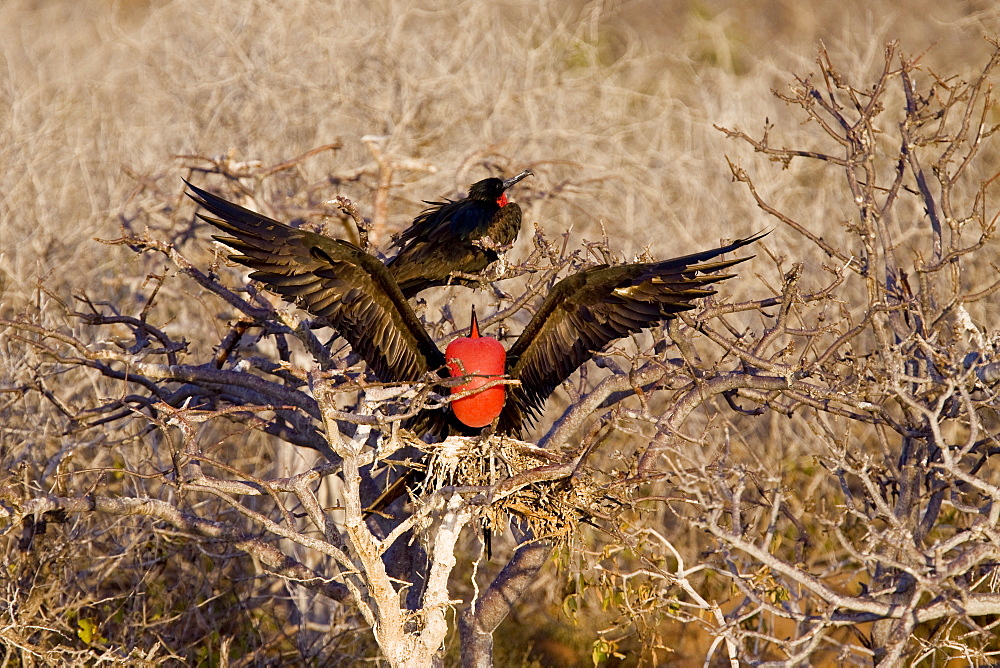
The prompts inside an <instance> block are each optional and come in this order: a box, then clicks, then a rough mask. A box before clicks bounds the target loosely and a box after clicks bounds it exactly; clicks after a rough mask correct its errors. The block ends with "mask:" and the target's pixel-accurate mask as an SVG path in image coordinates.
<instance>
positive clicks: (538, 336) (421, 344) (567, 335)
mask: <svg viewBox="0 0 1000 668" xmlns="http://www.w3.org/2000/svg"><path fill="white" fill-rule="evenodd" d="M188 186H189V188H190V189H191V193H189V196H190V197H191V198H192V199H193V200H194V201H195V202H197V203H198V204H199V205H201V206H202V207H203V208H205V209H206V210H207V211H208V212H210V213H211V214H213V215H214V216H218V217H217V218H216V217H212V216H208V215H204V214H198V215H199V217H200V218H202V219H203V220H205V221H206V222H208V223H210V224H212V225H214V226H215V227H217V228H219V229H220V230H222V231H223V232H224V233H226V236H214V237H213V238H214V239H216V240H217V241H220V242H221V243H223V244H225V245H227V246H229V247H230V248H232V249H234V250H235V251H237V252H238V253H239V254H236V255H230V256H229V257H230V259H231V260H233V261H235V262H238V263H240V264H243V265H245V266H247V267H249V268H251V269H252V270H253V271H252V272H251V273H250V278H252V279H255V280H259V281H261V282H262V283H264V284H265V285H266V286H267V288H268V289H269V290H271V291H273V292H275V293H277V294H279V295H280V296H282V297H283V298H285V299H287V300H289V301H292V302H294V303H295V304H296V305H298V306H299V307H300V308H302V309H304V310H306V311H308V312H309V313H311V314H313V315H315V316H318V317H320V318H321V319H322V320H323V321H324V322H325V323H326V324H329V325H330V326H331V327H332V328H333V329H335V330H336V331H337V332H338V334H340V336H342V337H343V338H344V339H345V340H346V341H347V342H348V344H349V345H350V346H351V348H352V349H353V350H354V352H355V353H357V354H358V355H359V356H360V357H361V358H362V359H364V360H365V362H366V363H367V365H368V368H369V369H370V370H371V372H372V373H373V374H374V375H375V376H376V378H378V380H379V381H381V382H386V383H405V382H416V381H419V380H420V379H421V378H422V377H423V376H424V375H425V374H426V373H427V372H428V371H433V370H440V372H441V374H442V376H444V375H447V373H448V372H447V371H445V368H446V365H447V366H451V369H450V370H451V373H452V374H454V375H463V372H464V373H466V374H468V373H470V372H480V371H479V370H480V367H478V366H477V365H476V363H475V362H472V361H468V360H466V359H459V360H452V359H449V358H447V357H446V355H445V354H444V353H442V352H441V350H440V349H439V348H438V347H437V345H436V344H435V343H434V341H433V340H432V339H431V338H430V336H429V335H428V334H427V331H426V330H425V329H424V326H423V324H422V323H421V322H420V320H419V318H418V317H417V316H416V314H415V313H414V311H413V309H412V307H411V306H410V304H409V302H408V301H407V298H406V296H405V295H404V294H403V291H402V290H401V288H400V286H399V285H398V283H397V282H396V280H395V279H394V278H393V276H392V274H391V272H390V271H389V268H387V267H386V265H384V264H383V263H382V262H380V261H379V260H378V258H376V257H374V256H373V255H371V254H369V253H367V252H365V251H364V250H362V249H361V248H358V247H357V246H355V245H354V244H352V243H350V242H348V241H343V240H340V239H331V238H329V237H326V236H323V235H320V234H315V233H313V232H308V231H306V230H300V229H296V228H292V227H289V226H287V225H284V224H283V223H280V222H278V221H276V220H273V219H271V218H268V217H267V216H264V215H262V214H259V213H256V212H254V211H250V210H249V209H245V208H243V207H241V206H239V205H236V204H233V203H231V202H228V201H226V200H224V199H222V198H220V197H218V196H216V195H213V194H211V193H209V192H206V191H204V190H201V189H200V188H197V187H195V186H192V185H191V184H188ZM765 234H767V233H766V232H765V233H762V234H756V235H753V236H750V237H746V238H744V239H738V240H736V241H734V242H732V243H730V244H728V245H726V246H720V247H718V248H713V249H711V250H706V251H702V252H700V253H692V254H690V255H685V256H683V257H678V258H673V259H669V260H663V261H659V262H642V263H634V264H621V265H607V264H602V265H598V266H594V267H590V268H588V269H585V270H583V271H581V272H579V273H576V274H573V275H570V276H567V277H566V278H564V279H562V280H560V281H559V282H558V283H556V284H555V286H554V287H553V288H552V290H550V291H549V293H548V295H547V296H546V297H545V299H544V300H543V302H542V304H541V305H540V306H539V308H538V310H537V311H536V313H535V315H534V316H533V317H532V318H531V320H530V321H529V322H528V325H527V326H526V327H525V329H524V331H523V332H522V333H521V335H520V336H519V337H518V338H517V340H516V341H515V342H514V345H512V346H511V347H510V349H509V350H508V351H507V354H506V361H505V362H504V363H503V369H504V370H505V372H506V375H507V377H508V378H511V379H513V380H518V381H520V384H519V385H512V386H510V387H509V388H508V393H507V395H506V398H505V400H504V401H503V402H502V406H501V408H500V410H499V421H498V423H497V432H498V433H501V434H509V435H512V436H515V437H517V436H520V435H521V434H522V432H523V430H524V428H525V426H526V423H527V424H530V423H533V422H534V421H535V420H536V419H537V418H538V417H539V415H540V414H541V411H542V408H543V407H544V404H545V401H546V400H547V399H548V397H549V396H550V395H551V394H552V392H553V391H554V390H555V388H556V387H557V386H558V385H559V384H560V383H562V382H563V381H564V380H566V378H568V377H569V375H570V374H572V373H573V372H574V371H575V370H576V369H577V368H579V367H580V366H581V365H583V364H584V363H585V362H587V361H588V360H589V359H591V358H592V357H593V356H594V355H595V354H596V353H598V352H600V351H601V350H603V349H604V348H605V347H606V346H607V345H608V344H610V343H611V342H612V341H615V340H617V339H620V338H622V337H624V336H627V335H629V334H631V333H635V332H639V331H641V330H643V329H645V328H647V327H650V326H652V325H654V324H657V323H660V322H664V321H666V320H670V319H672V318H674V317H676V315H677V313H679V312H682V311H686V310H689V309H692V308H694V302H695V300H697V299H699V298H702V297H706V296H709V295H712V294H715V290H714V289H713V288H712V287H711V284H712V283H716V282H718V281H722V280H726V279H728V278H732V277H733V276H734V275H735V274H724V273H719V272H721V271H722V270H724V269H727V268H729V267H731V266H733V265H735V264H739V263H740V262H744V261H746V260H749V259H750V258H751V257H752V256H746V257H740V258H734V259H729V260H714V259H715V258H717V257H718V256H720V255H723V254H725V253H729V252H731V251H734V250H736V249H738V248H741V247H743V246H746V245H749V244H751V243H754V242H755V241H757V240H759V239H760V238H762V237H763V236H764V235H765ZM713 260H714V261H713ZM473 327H474V330H475V331H474V332H473V336H472V337H470V338H472V339H475V338H476V336H477V335H478V324H477V323H476V322H475V319H474V314H473ZM483 338H484V339H485V338H488V337H483ZM455 361H457V362H458V365H457V366H458V368H457V370H456V368H455V367H456V365H455V364H454V362H455ZM449 363H450V364H449ZM488 392H490V390H487V391H486V392H483V393H481V395H473V396H471V397H468V398H469V399H474V398H475V397H477V396H484V395H485V396H488V394H487V393H488ZM494 396H495V393H494ZM484 400H485V399H484ZM429 412H430V413H436V414H438V415H439V416H441V415H443V411H429ZM424 424H425V425H427V424H430V425H438V426H440V425H441V424H442V420H441V419H440V418H439V419H438V420H437V421H434V420H433V419H432V420H429V421H426V420H425V422H424ZM452 425H454V426H457V428H458V430H459V431H461V432H464V433H470V432H469V428H468V427H464V426H463V425H455V422H454V421H452ZM433 429H434V427H429V428H427V429H425V431H426V430H433ZM478 431H479V430H478V429H477V430H474V431H473V432H472V433H478ZM439 435H442V434H439ZM409 477H412V476H404V478H400V479H399V480H397V483H394V484H393V485H392V486H390V489H389V490H387V491H386V493H384V494H383V495H382V496H381V497H380V498H379V499H378V500H376V502H375V503H374V504H372V506H371V507H370V510H378V509H380V508H382V507H384V506H385V505H387V504H388V503H389V502H391V501H392V500H393V499H394V498H396V497H397V496H399V495H400V494H401V493H402V491H403V489H404V487H403V486H402V485H405V484H406V482H407V480H406V478H409Z"/></svg>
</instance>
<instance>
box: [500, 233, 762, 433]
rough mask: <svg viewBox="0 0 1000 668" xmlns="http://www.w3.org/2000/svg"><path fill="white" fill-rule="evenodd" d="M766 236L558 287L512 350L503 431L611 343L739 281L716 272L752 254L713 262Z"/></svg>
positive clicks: (519, 424) (528, 417)
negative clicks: (721, 283) (512, 382)
mask: <svg viewBox="0 0 1000 668" xmlns="http://www.w3.org/2000/svg"><path fill="white" fill-rule="evenodd" d="M764 234H767V233H766V232H765V233H764ZM764 234H758V235H755V236H752V237H748V238H746V239H740V240H738V241H734V242H733V243H731V244H729V245H728V246H722V247H721V248H714V249H712V250H707V251H703V252H701V253H694V254H691V255H686V256H684V257H678V258H674V259H671V260H664V261H662V262H647V263H641V264H623V265H616V266H609V265H602V266H598V267H592V268H590V269H587V270H585V271H582V272H580V273H578V274H574V275H573V276H568V277H566V278H564V279H563V280H561V281H559V282H558V283H556V285H555V287H554V288H553V289H552V291H551V292H550V293H549V295H548V296H547V297H546V298H545V301H544V302H543V303H542V305H541V307H540V308H539V309H538V311H537V312H536V313H535V315H534V317H533V318H532V319H531V321H530V322H529V323H528V326H527V327H526V328H525V330H524V331H523V332H522V333H521V336H520V337H518V339H517V341H516V342H515V343H514V345H513V346H512V347H511V349H510V350H509V351H507V365H508V366H507V368H508V375H509V376H510V377H511V378H512V379H514V380H519V381H521V385H520V386H511V388H510V394H509V396H508V399H507V403H506V405H505V406H504V409H503V413H502V414H501V416H500V425H499V429H500V431H502V432H505V433H510V434H515V435H516V434H520V432H521V431H522V429H523V427H524V423H525V421H528V422H533V421H534V420H535V419H536V418H537V417H538V415H539V414H540V413H541V410H542V407H543V405H544V404H545V400H546V399H548V397H549V395H550V394H552V392H553V390H555V388H556V387H557V386H558V385H559V384H560V383H562V382H563V381H564V380H566V378H567V377H569V375H570V374H571V373H573V371H575V370H576V369H577V368H579V367H580V366H581V365H582V364H584V363H585V362H586V361H587V360H589V359H590V358H591V357H593V356H594V355H595V354H596V353H598V352H600V351H601V350H603V349H604V347H605V346H607V345H608V344H609V343H611V342H612V341H615V340H616V339H620V338H622V337H623V336H627V335H628V334H631V333H634V332H639V331H641V330H643V329H645V328H647V327H650V326H651V325H655V324H657V323H659V322H663V321H665V320H669V319H671V318H674V317H676V314H677V313H679V312H681V311H686V310H688V309H691V308H694V301H695V300H697V299H700V298H702V297H706V296H708V295H711V294H714V293H715V290H714V289H712V288H711V287H709V286H710V285H711V284H712V283H716V282H718V281H722V280H725V279H727V278H732V277H733V276H734V274H721V273H718V272H720V271H722V270H724V269H726V268H728V267H731V266H733V265H735V264H738V263H740V262H744V261H745V260H749V259H750V257H752V256H749V257H742V258H735V259H731V260H718V261H715V262H712V261H711V260H712V259H714V258H716V257H718V256H720V255H723V254H724V253H729V252H731V251H734V250H736V249H737V248H741V247H743V246H746V245H748V244H752V243H753V242H755V241H757V240H758V239H760V238H761V237H763V236H764Z"/></svg>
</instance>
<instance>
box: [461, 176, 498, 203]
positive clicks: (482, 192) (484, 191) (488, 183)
mask: <svg viewBox="0 0 1000 668" xmlns="http://www.w3.org/2000/svg"><path fill="white" fill-rule="evenodd" d="M501 195H503V181H501V180H500V179H496V178H489V179H483V180H482V181H476V182H475V183H473V184H472V185H471V186H469V199H481V200H485V201H487V202H495V201H497V200H498V199H500V196H501Z"/></svg>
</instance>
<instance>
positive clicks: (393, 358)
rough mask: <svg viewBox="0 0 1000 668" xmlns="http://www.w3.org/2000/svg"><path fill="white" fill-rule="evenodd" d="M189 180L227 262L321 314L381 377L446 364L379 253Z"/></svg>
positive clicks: (404, 377) (415, 376)
mask: <svg viewBox="0 0 1000 668" xmlns="http://www.w3.org/2000/svg"><path fill="white" fill-rule="evenodd" d="M185 183H186V182H185ZM187 185H188V187H189V188H190V189H191V193H189V196H190V197H191V198H192V199H193V200H194V201H195V202H197V203H198V204H199V205H201V206H202V207H204V208H205V209H206V210H207V211H209V212H210V213H211V214H213V216H217V217H211V216H206V215H203V214H199V217H200V218H201V219H202V220H204V221H206V222H207V223H210V224H212V225H214V226H215V227H217V228H219V229H220V230H222V231H223V232H224V233H225V234H226V236H216V237H213V238H214V239H216V240H217V241H220V242H222V243H224V244H225V245H227V246H229V247H230V248H232V249H233V250H235V251H237V253H239V254H238V255H231V256H229V257H230V259H231V260H233V261H235V262H239V263H240V264H243V265H246V266H247V267H250V268H251V269H253V271H252V272H251V273H250V277H251V278H253V279H255V280H258V281H261V282H262V283H264V284H265V285H266V286H267V287H268V289H269V290H271V291H273V292H275V293H277V294H279V295H281V296H282V297H283V298H285V299H287V300H288V301H291V302H294V303H295V304H296V305H298V306H299V307H300V308H302V309H304V310H306V311H308V312H309V313H312V314H313V315H315V316H319V317H320V318H322V319H323V320H324V321H325V322H326V323H327V324H329V325H330V326H331V327H332V328H333V329H335V330H336V331H337V333H338V334H340V335H341V336H342V337H344V339H345V340H346V341H347V342H348V343H349V344H350V346H351V348H352V349H353V350H354V352H355V353H357V354H358V355H359V356H360V357H361V358H362V359H364V360H365V362H366V363H367V364H368V368H369V369H371V371H372V372H373V373H374V374H375V375H376V377H378V379H379V380H381V381H383V382H405V381H416V380H419V379H420V378H421V376H423V375H424V374H425V373H426V372H427V371H428V370H431V369H436V368H438V367H441V366H443V365H444V363H445V359H444V355H443V354H442V353H441V351H440V350H438V348H437V346H436V345H434V341H432V340H431V338H430V336H429V335H428V334H427V332H426V330H425V329H424V327H423V325H422V324H421V322H420V320H419V319H418V318H417V316H416V314H415V313H414V312H413V309H412V308H410V305H409V303H408V302H407V301H406V298H405V297H404V296H403V293H402V292H401V291H400V289H399V286H398V285H396V281H395V280H393V278H392V276H391V275H390V274H389V271H388V270H387V269H386V267H385V265H383V264H382V263H381V262H380V261H379V260H378V258H376V257H373V256H372V255H370V254H368V253H366V252H365V251H364V250H362V249H361V248H358V247H357V246H355V245H354V244H351V243H349V242H347V241H343V240H341V239H331V238H330V237H326V236H323V235H321V234H315V233H313V232H308V231H306V230H300V229H296V228H294V227H289V226H288V225H285V224H283V223H279V222H278V221H276V220H273V219H271V218H268V217H267V216H264V215H262V214H259V213H256V212H254V211H250V210H249V209H245V208H243V207H242V206H239V205H237V204H233V203H232V202H228V201H226V200H224V199H222V198H221V197H218V196H216V195H213V194H212V193H209V192H206V191H204V190H202V189H200V188H197V187H195V186H193V185H191V184H190V183H188V184H187Z"/></svg>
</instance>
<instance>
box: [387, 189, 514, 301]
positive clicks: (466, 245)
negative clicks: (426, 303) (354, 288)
mask: <svg viewBox="0 0 1000 668" xmlns="http://www.w3.org/2000/svg"><path fill="white" fill-rule="evenodd" d="M530 175H531V172H530V171H528V170H525V171H523V172H521V173H520V174H518V175H517V176H514V177H511V178H509V179H507V180H506V181H502V180H500V179H498V178H488V179H483V180H482V181H477V182H476V183H473V184H472V185H471V186H469V195H468V196H467V197H465V198H464V199H460V200H455V201H452V200H448V199H446V200H444V201H443V202H425V204H430V205H431V206H430V207H429V208H427V209H425V210H424V211H423V212H422V213H421V214H420V215H419V216H417V217H416V218H415V219H414V221H413V224H412V225H410V227H408V228H407V229H405V230H403V232H402V233H401V234H400V235H399V238H398V239H396V241H395V243H394V244H393V245H394V246H398V247H400V251H399V254H398V255H396V256H395V257H394V258H392V259H391V260H389V262H387V263H386V264H387V265H388V267H389V272H390V273H391V274H392V276H393V278H395V279H396V283H398V284H399V288H400V290H402V292H403V295H405V296H406V297H407V298H409V297H413V296H414V295H416V294H417V293H418V292H420V291H422V290H425V289H427V288H430V287H435V286H439V285H447V284H448V283H456V284H459V285H466V286H470V287H474V286H475V285H476V283H475V281H473V280H470V279H468V278H464V277H461V276H456V275H455V274H456V273H460V274H480V273H482V272H483V271H485V269H486V268H487V267H488V266H489V265H491V264H493V263H494V262H496V261H497V260H498V259H499V258H500V254H499V253H498V252H497V250H498V249H502V248H503V247H506V246H509V245H510V244H512V243H513V242H514V240H516V239H517V235H518V232H520V231H521V207H519V206H518V205H517V204H515V203H513V202H510V201H508V199H507V189H508V188H510V187H511V186H512V185H514V184H515V183H517V182H518V181H520V180H521V179H523V178H524V177H526V176H530Z"/></svg>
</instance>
